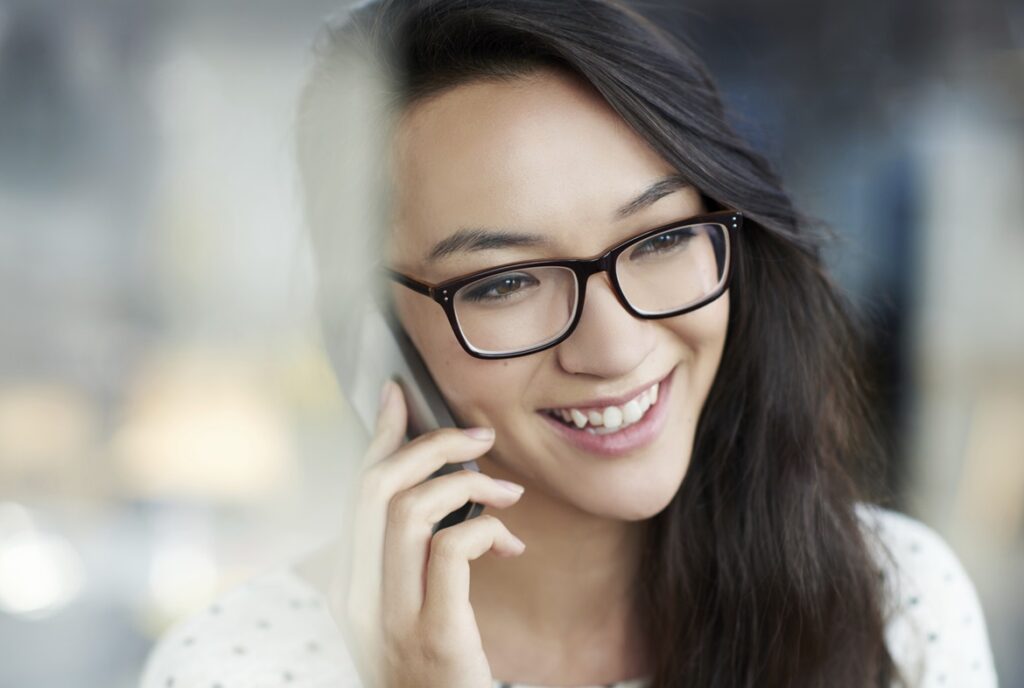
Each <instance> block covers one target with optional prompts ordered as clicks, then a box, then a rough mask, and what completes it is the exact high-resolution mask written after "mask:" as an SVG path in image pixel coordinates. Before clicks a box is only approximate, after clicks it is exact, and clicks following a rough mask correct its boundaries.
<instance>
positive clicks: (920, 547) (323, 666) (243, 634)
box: [140, 507, 997, 688]
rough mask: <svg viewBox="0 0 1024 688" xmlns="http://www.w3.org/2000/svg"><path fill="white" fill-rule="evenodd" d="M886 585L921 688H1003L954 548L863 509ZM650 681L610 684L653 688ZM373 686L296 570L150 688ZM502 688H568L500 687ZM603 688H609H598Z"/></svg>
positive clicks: (145, 687) (179, 652)
mask: <svg viewBox="0 0 1024 688" xmlns="http://www.w3.org/2000/svg"><path fill="white" fill-rule="evenodd" d="M858 515H859V516H860V517H861V521H862V523H863V524H864V526H865V528H866V531H867V532H868V534H869V543H870V546H871V548H872V553H873V554H874V556H875V557H876V561H877V562H878V565H879V566H880V568H881V569H882V572H883V574H884V576H885V590H886V598H887V602H888V607H889V608H888V609H887V614H888V617H887V618H888V622H887V625H886V634H885V635H886V643H887V645H888V647H889V651H890V653H891V654H892V656H893V659H894V660H895V661H896V664H897V666H898V667H899V668H900V670H901V671H902V672H903V674H904V676H905V677H906V678H907V679H908V680H909V681H910V685H911V686H916V687H919V688H947V687H960V686H971V687H972V688H995V686H997V679H996V674H995V669H994V667H993V662H992V650H991V648H990V646H989V641H988V633H987V631H986V628H985V619H984V616H983V615H982V611H981V606H980V604H979V602H978V596H977V593H976V592H975V589H974V586H973V584H972V583H971V581H970V579H969V578H968V577H967V575H966V573H965V572H964V569H963V567H962V566H961V564H960V562H959V561H958V560H957V558H956V556H955V555H954V554H953V552H952V551H951V550H950V548H949V546H948V545H947V544H946V543H945V542H944V541H943V540H942V539H941V538H940V537H939V536H938V535H937V534H936V533H935V532H934V531H932V530H931V529H930V528H928V527H927V526H925V525H923V524H922V523H920V522H918V521H915V520H913V519H911V518H909V517H907V516H904V515H902V514H898V513H896V512H893V511H888V510H884V509H879V508H876V507H859V508H858ZM646 684H647V682H646V680H645V679H644V678H637V679H633V680H630V681H620V682H618V683H612V684H607V686H614V688H644V687H645V686H646ZM281 687H292V688H361V684H360V682H359V677H358V674H357V672H356V670H355V667H354V665H353V664H352V661H351V659H350V657H349V656H348V654H347V652H346V651H345V645H344V641H343V639H342V635H341V633H340V631H339V630H338V628H337V626H336V625H335V623H334V620H333V618H332V617H331V615H330V612H329V611H328V609H327V605H326V600H325V599H324V597H323V596H322V595H321V593H320V592H319V591H317V590H316V589H315V588H313V587H312V586H311V585H310V584H309V583H307V582H306V581H305V579H303V578H301V577H300V576H299V575H298V574H296V573H295V571H294V570H293V569H292V568H291V567H290V566H288V565H284V566H279V567H276V568H272V569H268V570H266V571H264V572H263V573H261V574H259V575H256V576H254V577H252V578H251V579H249V580H248V581H247V582H245V583H242V584H241V585H239V586H237V587H235V588H233V589H231V590H229V591H227V592H226V593H223V594H222V595H220V596H219V597H218V599H216V600H215V601H214V602H213V603H212V604H211V605H210V606H209V607H207V608H206V609H205V610H204V611H202V612H200V613H198V614H195V615H193V616H191V617H189V618H186V619H183V620H181V621H179V622H178V623H176V624H174V625H173V626H172V627H171V628H170V629H168V630H167V631H166V632H165V633H164V634H163V636H162V637H161V638H160V639H159V641H158V642H157V644H156V645H155V647H154V648H153V650H152V651H151V653H150V655H149V657H148V659H147V661H146V665H145V667H144V669H143V673H142V680H141V683H140V688H281ZM493 687H494V688H556V687H552V686H547V687H545V686H534V685H532V684H525V683H511V682H504V681H500V680H495V681H494V684H493ZM593 688H601V687H593Z"/></svg>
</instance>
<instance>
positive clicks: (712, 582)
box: [299, 0, 897, 688]
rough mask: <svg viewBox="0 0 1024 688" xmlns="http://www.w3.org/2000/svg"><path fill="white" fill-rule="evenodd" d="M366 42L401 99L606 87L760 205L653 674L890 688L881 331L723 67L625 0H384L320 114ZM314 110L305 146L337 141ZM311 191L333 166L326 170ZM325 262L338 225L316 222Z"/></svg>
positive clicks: (678, 526)
mask: <svg viewBox="0 0 1024 688" xmlns="http://www.w3.org/2000/svg"><path fill="white" fill-rule="evenodd" d="M361 49H367V50H369V51H371V52H372V53H373V54H374V56H375V57H374V59H375V60H379V63H380V64H381V65H382V66H383V67H384V70H385V71H386V73H387V74H388V75H390V78H391V80H392V81H391V82H390V84H391V86H390V88H393V89H394V92H393V94H392V95H393V97H392V100H391V102H392V104H393V105H394V107H395V108H397V109H402V108H408V107H409V106H411V105H413V104H415V103H418V102H420V101H422V100H423V99H425V98H428V97H431V96H434V95H437V94H439V93H441V92H443V91H444V90H445V89H449V88H452V87H455V86H458V85H459V84H463V83H466V82H467V81H471V80H475V79H514V78H517V77H520V76H522V75H524V74H527V73H529V72H531V71H533V70H535V69H537V68H538V67H555V68H558V69H565V70H569V71H570V72H572V73H573V74H575V75H577V76H578V77H580V78H582V79H583V80H584V81H585V82H587V83H589V84H591V85H592V86H593V88H595V89H596V90H597V91H598V92H599V93H600V94H601V96H603V98H604V99H605V100H606V101H607V102H608V104H609V105H610V106H611V107H612V108H613V109H614V110H615V111H616V112H617V113H618V114H619V115H620V116H621V117H622V118H623V119H624V120H625V121H626V122H627V123H628V124H629V125H630V126H631V127H632V128H633V129H634V130H635V131H636V132H637V133H638V134H639V135H640V136H642V137H643V138H644V139H645V140H646V141H647V142H648V143H649V144H650V145H651V146H652V147H653V149H654V150H656V151H657V152H658V153H659V154H660V155H661V156H662V157H663V158H664V159H665V160H666V161H668V162H669V163H670V164H672V165H673V166H674V167H675V169H676V170H677V171H678V172H679V173H680V174H682V175H683V176H684V177H686V178H687V180H688V181H689V182H690V183H692V184H693V185H694V186H695V187H696V188H697V189H699V190H700V191H701V193H702V195H703V197H704V199H705V202H706V203H707V204H708V206H709V209H711V210H715V209H719V208H724V207H729V208H734V209H738V210H741V211H742V212H743V213H744V216H745V219H744V228H743V230H742V233H741V236H740V237H739V241H738V245H737V246H736V251H735V261H736V262H735V269H736V272H735V275H734V277H733V282H732V285H731V287H730V313H729V323H728V334H727V340H726V344H725V349H724V352H723V356H722V360H721V363H720V367H719V372H718V374H717V377H716V379H715V382H714V384H713V386H712V388H711V391H710V393H709V396H708V398H707V400H706V402H705V405H704V408H703V411H702V414H701V417H700V420H699V423H698V427H697V433H696V438H695V440H694V446H693V451H692V458H691V461H690V466H689V469H688V473H687V475H686V478H685V479H684V481H683V484H682V486H681V488H680V490H679V491H678V493H677V494H676V495H675V497H674V498H673V500H672V501H671V503H670V504H669V505H668V506H667V507H666V508H665V509H664V510H663V511H662V512H661V513H659V514H657V515H656V516H654V517H653V518H651V519H650V521H649V527H648V528H647V529H646V535H645V537H646V542H645V543H644V545H645V546H644V548H643V558H642V560H641V561H640V562H639V566H640V568H639V575H638V576H637V579H636V585H635V596H636V597H635V598H636V604H637V608H638V610H639V613H640V615H641V616H640V618H641V619H642V621H643V629H644V633H645V636H646V637H645V639H644V640H645V645H646V647H647V648H648V649H649V656H650V661H651V666H652V668H653V672H652V674H651V678H652V684H651V685H652V686H653V687H656V688H662V687H667V686H726V687H729V688H733V687H738V686H759V687H773V686H779V687H781V686H802V687H804V686H829V687H830V688H840V687H844V686H845V687H851V688H852V687H857V688H863V687H864V686H888V685H890V683H891V682H892V681H893V680H895V679H896V678H897V672H896V668H895V666H894V663H893V661H892V658H891V656H890V654H889V652H888V650H887V648H886V644H885V641H884V630H885V612H884V599H883V597H884V596H883V588H882V579H881V577H880V575H879V572H878V568H879V566H878V564H877V562H875V561H874V560H873V559H872V557H871V555H870V553H869V549H868V547H867V543H866V541H865V536H864V533H863V532H862V529H861V522H860V521H859V519H858V514H857V504H858V501H859V500H860V499H861V497H860V496H859V493H858V490H857V488H856V485H855V480H854V475H855V474H857V473H859V472H860V469H862V468H863V467H864V466H868V465H872V464H877V462H878V459H879V457H880V454H881V444H880V443H879V442H878V441H877V439H876V438H877V432H876V427H875V423H874V422H873V419H872V415H871V412H870V404H869V397H868V394H869V390H868V389H867V388H866V386H865V384H864V382H863V378H862V374H861V370H862V369H861V358H862V355H863V354H862V346H861V341H862V336H861V329H860V327H859V326H858V323H857V320H856V318H855V316H854V314H853V313H852V311H851V309H850V307H849V305H848V304H847V302H846V301H845V299H844V298H843V296H842V294H841V293H840V292H839V290H838V288H837V287H836V285H835V284H834V283H833V282H832V280H831V278H830V277H829V275H828V274H827V272H826V270H825V267H824V265H823V261H822V248H823V246H824V233H822V232H820V231H817V230H815V229H814V226H813V223H811V222H810V221H809V220H808V219H807V218H806V217H804V216H803V215H801V214H800V213H798V211H797V210H795V208H794V207H793V204H792V202H791V200H790V198H789V196H788V195H787V194H786V192H785V191H784V190H783V188H782V184H781V182H780V180H779V179H778V177H777V175H776V174H775V172H774V171H773V170H772V168H771V166H770V165H769V164H768V162H767V161H766V160H765V159H764V158H763V157H761V156H760V155H758V154H757V153H756V152H754V151H753V150H752V149H751V148H750V147H749V146H748V145H747V144H746V143H745V142H744V141H742V140H741V139H740V138H739V137H738V136H737V135H736V134H735V133H734V132H733V131H732V129H731V128H730V126H729V125H728V124H727V121H726V117H725V113H724V108H723V106H722V103H721V99H720V97H719V94H718V92H717V89H716V87H715V85H714V83H713V82H712V80H711V77H710V76H709V74H708V73H707V70H706V68H705V67H704V65H703V63H702V61H701V60H700V59H699V58H698V57H697V55H696V54H695V53H694V52H693V50H692V49H691V48H690V47H689V46H688V45H687V44H686V42H684V41H683V40H682V39H681V38H679V37H677V36H673V35H670V34H668V33H667V32H666V31H664V30H662V29H661V28H660V27H658V26H656V25H654V24H653V23H651V22H650V21H648V20H647V19H645V18H644V17H643V16H642V15H640V14H639V13H638V12H636V11H635V10H634V9H631V8H629V7H628V6H626V5H624V4H622V3H621V2H616V1H615V0H571V1H566V0H394V1H391V0H383V1H378V2H371V3H363V4H361V5H359V6H357V7H356V8H354V9H353V10H351V11H350V13H349V14H348V15H347V16H346V17H345V18H344V20H343V21H342V22H340V23H337V24H334V25H332V26H330V27H329V29H328V31H327V32H326V34H325V37H324V42H323V44H322V45H321V52H320V54H319V62H318V66H317V69H316V70H315V71H314V73H313V77H312V78H311V80H310V82H309V84H308V86H307V89H306V92H305V93H304V97H303V104H302V108H301V110H300V112H301V113H303V114H308V111H309V110H310V109H311V108H313V107H314V103H315V100H316V99H317V98H318V97H319V94H322V93H323V90H324V89H325V88H329V86H328V85H327V84H328V80H327V79H325V75H327V74H329V73H330V72H331V70H339V69H342V70H343V69H345V60H346V55H350V54H352V52H353V51H354V50H355V51H358V50H361ZM315 121H316V120H315V118H311V117H306V118H300V122H299V138H300V151H304V152H305V156H304V157H303V156H302V155H301V154H300V158H302V160H304V161H305V162H308V161H309V160H310V155H311V151H314V150H316V149H317V148H318V146H320V145H322V139H323V137H325V136H332V135H334V134H332V133H331V132H328V131H324V130H323V129H322V128H321V127H319V126H315V125H314V124H313V123H314V122H315ZM303 172H304V175H305V182H306V186H307V189H309V188H313V187H315V185H316V180H315V179H313V177H314V176H315V172H314V171H313V170H312V168H311V167H310V165H308V164H307V165H305V167H304V170H303ZM312 215H313V217H312V218H311V225H312V230H313V235H314V244H315V246H316V247H317V251H318V252H319V254H320V260H321V263H323V262H324V261H325V260H328V259H327V258H324V255H325V252H326V251H327V249H326V248H325V247H326V246H327V245H328V244H330V240H329V235H330V233H331V231H332V229H331V227H330V226H329V223H328V222H326V221H324V219H323V218H322V217H320V218H319V219H318V216H317V214H316V213H312Z"/></svg>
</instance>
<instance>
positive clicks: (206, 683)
mask: <svg viewBox="0 0 1024 688" xmlns="http://www.w3.org/2000/svg"><path fill="white" fill-rule="evenodd" d="M139 685H140V688H210V687H211V686H221V688H236V687H241V686H244V687H245V688H271V687H273V688H280V687H281V686H294V687H295V688H327V687H328V686H330V688H359V687H360V685H361V684H360V682H359V678H358V673H357V671H356V669H355V667H354V665H353V664H352V661H351V658H350V657H349V655H348V653H347V652H346V649H345V644H344V640H343V636H342V634H341V632H340V630H339V629H338V627H337V625H336V624H335V622H334V619H333V618H332V616H331V614H330V612H329V610H328V608H327V604H326V600H325V599H324V597H323V595H321V594H320V593H319V591H317V590H315V589H314V588H313V587H312V586H310V585H309V584H308V583H306V582H305V581H304V580H303V579H301V578H300V577H299V576H298V575H297V574H296V573H295V572H294V571H293V570H292V569H291V567H290V566H280V567H277V568H274V569H269V570H266V571H264V572H262V573H259V574H257V575H255V576H253V577H252V578H250V579H249V580H247V581H245V582H243V583H241V584H239V585H236V586H235V587H233V588H230V589H229V590H227V591H226V592H224V593H222V594H221V595H219V596H218V597H217V598H216V599H214V600H213V602H212V603H211V604H210V605H208V606H207V607H206V608H205V609H203V610H201V611H199V612H197V613H195V614H192V615H191V616H188V617H186V618H184V619H182V620H180V621H178V622H177V623H175V624H173V625H172V626H171V627H170V628H168V629H167V630H166V631H165V632H164V633H163V634H162V635H161V636H160V638H159V639H158V640H157V642H156V644H155V645H154V646H153V648H152V649H151V650H150V652H149V655H148V656H147V658H146V662H145V665H144V667H143V669H142V675H141V680H140V683H139Z"/></svg>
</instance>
